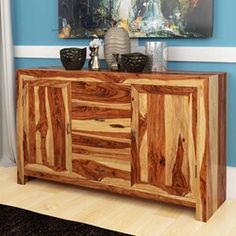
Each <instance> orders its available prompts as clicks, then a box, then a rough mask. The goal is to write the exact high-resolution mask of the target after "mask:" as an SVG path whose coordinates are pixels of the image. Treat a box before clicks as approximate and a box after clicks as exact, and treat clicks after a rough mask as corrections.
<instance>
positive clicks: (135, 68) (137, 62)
mask: <svg viewBox="0 0 236 236" xmlns="http://www.w3.org/2000/svg"><path fill="white" fill-rule="evenodd" d="M147 59H148V57H147V56H146V55H144V54H142V53H139V52H133V53H127V54H122V55H121V64H122V67H123V68H124V69H125V70H126V71H128V72H142V71H143V69H144V67H145V66H146V64H147Z"/></svg>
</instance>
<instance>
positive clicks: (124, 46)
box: [104, 27, 130, 68]
mask: <svg viewBox="0 0 236 236" xmlns="http://www.w3.org/2000/svg"><path fill="white" fill-rule="evenodd" d="M125 53H130V39H129V34H128V32H127V31H126V30H125V29H124V28H122V27H111V28H110V29H109V30H108V31H107V32H106V34H105V37H104V58H105V60H106V62H107V65H108V67H109V68H110V67H111V64H112V62H113V55H112V54H125Z"/></svg>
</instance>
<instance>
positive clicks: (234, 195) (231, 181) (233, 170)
mask: <svg viewBox="0 0 236 236" xmlns="http://www.w3.org/2000/svg"><path fill="white" fill-rule="evenodd" d="M235 182H236V167H229V166H228V167H227V199H231V200H232V199H234V200H236V187H235Z"/></svg>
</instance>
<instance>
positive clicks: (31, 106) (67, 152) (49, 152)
mask: <svg viewBox="0 0 236 236" xmlns="http://www.w3.org/2000/svg"><path fill="white" fill-rule="evenodd" d="M23 92H24V95H23V103H24V105H23V107H24V108H23V109H24V111H23V112H24V115H23V116H24V132H23V140H24V142H23V146H24V158H25V163H26V164H28V166H29V165H31V167H33V166H34V167H35V168H37V167H39V168H41V169H39V171H40V170H48V168H50V169H51V170H54V171H65V170H70V169H71V167H70V166H71V161H70V160H71V157H70V156H71V134H70V110H71V109H70V102H69V101H70V83H64V82H60V81H50V80H26V81H25V82H24V91H23ZM39 165H40V166H41V167H40V166H39ZM43 166H44V167H45V166H46V167H48V168H46V169H45V168H44V169H43Z"/></svg>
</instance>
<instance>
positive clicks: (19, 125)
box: [16, 73, 25, 184]
mask: <svg viewBox="0 0 236 236" xmlns="http://www.w3.org/2000/svg"><path fill="white" fill-rule="evenodd" d="M16 104H17V110H16V132H17V133H16V137H17V183H18V184H24V183H25V179H24V148H23V147H24V143H23V140H24V138H23V127H24V124H23V122H24V116H23V79H22V77H21V75H20V73H17V85H16Z"/></svg>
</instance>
